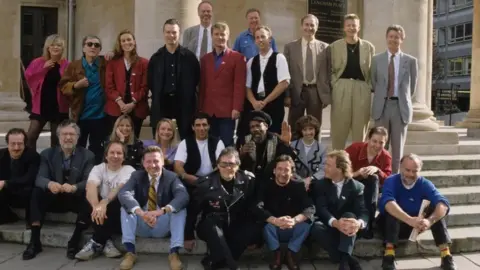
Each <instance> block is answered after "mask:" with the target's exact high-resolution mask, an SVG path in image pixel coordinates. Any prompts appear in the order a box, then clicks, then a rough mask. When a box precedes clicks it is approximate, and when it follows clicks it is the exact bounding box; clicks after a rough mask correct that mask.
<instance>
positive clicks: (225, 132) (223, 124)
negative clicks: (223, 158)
mask: <svg viewBox="0 0 480 270" xmlns="http://www.w3.org/2000/svg"><path fill="white" fill-rule="evenodd" d="M234 132H235V120H232V118H218V117H215V116H213V117H212V118H210V135H212V136H213V137H216V138H218V139H220V140H222V142H223V144H225V147H228V146H232V145H233V134H234Z"/></svg>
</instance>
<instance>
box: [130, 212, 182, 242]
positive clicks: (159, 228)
mask: <svg viewBox="0 0 480 270" xmlns="http://www.w3.org/2000/svg"><path fill="white" fill-rule="evenodd" d="M121 211H122V212H121V223H122V243H132V244H135V237H136V236H138V237H145V238H163V237H166V236H167V235H168V233H170V234H171V237H170V248H175V247H180V248H181V247H183V231H184V230H185V219H186V217H187V210H185V209H182V210H181V211H179V212H177V213H169V214H165V215H161V216H159V217H158V218H157V223H156V224H155V226H154V227H153V228H152V227H150V226H148V225H147V224H146V223H145V222H144V221H143V219H142V218H141V217H139V216H137V215H135V214H129V213H127V211H125V209H124V208H123V207H122V210H121Z"/></svg>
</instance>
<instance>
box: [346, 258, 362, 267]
mask: <svg viewBox="0 0 480 270" xmlns="http://www.w3.org/2000/svg"><path fill="white" fill-rule="evenodd" d="M348 266H349V267H350V270H362V266H361V265H360V263H359V262H358V261H357V259H356V258H355V257H353V256H350V258H348Z"/></svg>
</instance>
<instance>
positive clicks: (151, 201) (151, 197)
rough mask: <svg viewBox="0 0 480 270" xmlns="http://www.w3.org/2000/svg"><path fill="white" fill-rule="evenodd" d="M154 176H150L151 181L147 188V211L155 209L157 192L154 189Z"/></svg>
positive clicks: (155, 179)
mask: <svg viewBox="0 0 480 270" xmlns="http://www.w3.org/2000/svg"><path fill="white" fill-rule="evenodd" d="M156 182H157V178H156V177H152V183H151V184H150V188H149V189H148V211H155V210H157V192H156V191H155V183H156Z"/></svg>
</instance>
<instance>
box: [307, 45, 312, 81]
mask: <svg viewBox="0 0 480 270" xmlns="http://www.w3.org/2000/svg"><path fill="white" fill-rule="evenodd" d="M305 66H306V69H307V70H306V72H307V73H305V79H307V82H311V81H313V77H314V76H313V53H312V48H310V42H308V43H307V55H306V56H305Z"/></svg>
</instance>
